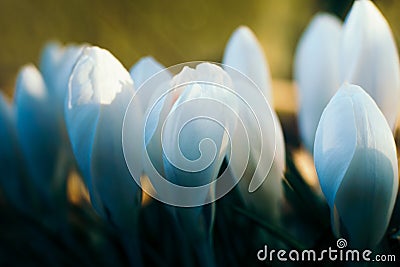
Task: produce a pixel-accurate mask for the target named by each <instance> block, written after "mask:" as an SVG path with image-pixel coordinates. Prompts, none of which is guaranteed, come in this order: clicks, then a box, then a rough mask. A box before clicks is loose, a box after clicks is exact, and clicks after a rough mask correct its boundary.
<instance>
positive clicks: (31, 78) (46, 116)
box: [15, 65, 61, 199]
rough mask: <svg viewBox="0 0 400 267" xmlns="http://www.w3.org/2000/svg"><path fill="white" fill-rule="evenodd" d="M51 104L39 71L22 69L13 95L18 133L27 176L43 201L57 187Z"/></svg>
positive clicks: (56, 135)
mask: <svg viewBox="0 0 400 267" xmlns="http://www.w3.org/2000/svg"><path fill="white" fill-rule="evenodd" d="M51 102H52V99H51V98H50V97H49V93H48V90H47V87H46V85H45V83H44V81H43V78H42V76H41V74H40V73H39V71H38V70H37V69H36V67H34V66H33V65H28V66H25V67H24V68H23V69H22V70H21V71H20V73H19V75H18V79H17V84H16V92H15V105H16V126H17V133H18V139H19V142H20V145H21V149H22V153H23V155H24V158H25V160H26V163H27V167H28V170H29V173H30V175H31V176H32V178H33V181H34V183H35V185H36V187H37V190H39V192H41V194H43V195H44V196H45V198H46V199H48V198H49V197H50V195H51V194H53V192H52V190H53V189H54V188H53V186H56V185H55V184H57V183H58V181H55V180H54V179H53V178H54V176H55V174H56V166H57V158H58V153H59V150H58V146H59V144H60V142H61V139H60V135H59V132H58V122H57V118H56V116H55V112H54V109H53V106H52V103H51ZM54 183H55V184H54Z"/></svg>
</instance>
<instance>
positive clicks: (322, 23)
mask: <svg viewBox="0 0 400 267" xmlns="http://www.w3.org/2000/svg"><path fill="white" fill-rule="evenodd" d="M341 36H342V26H341V22H340V20H339V19H338V18H336V17H334V16H332V15H329V14H325V13H320V14H318V15H316V16H315V17H314V18H313V20H312V21H311V22H310V24H309V26H308V27H307V29H306V31H305V32H304V34H303V35H302V37H301V39H300V41H299V44H298V46H297V49H296V54H295V60H294V77H295V81H296V84H297V89H298V105H299V112H298V121H299V130H300V134H301V139H302V142H303V144H304V145H305V147H306V148H307V149H308V150H309V151H310V152H312V151H313V145H314V139H315V131H316V130H317V126H318V122H319V119H320V117H321V114H322V111H323V110H324V108H325V106H326V105H327V104H328V102H329V100H330V99H331V97H332V96H333V95H334V94H335V92H336V91H337V89H338V88H339V87H340V74H339V50H340V40H341Z"/></svg>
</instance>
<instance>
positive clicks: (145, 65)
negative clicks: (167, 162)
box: [130, 56, 172, 174]
mask: <svg viewBox="0 0 400 267" xmlns="http://www.w3.org/2000/svg"><path fill="white" fill-rule="evenodd" d="M130 74H131V77H132V79H133V81H134V83H135V87H136V88H137V89H138V90H140V92H141V94H140V97H139V98H140V99H138V102H139V104H140V106H141V113H140V114H141V115H142V116H143V117H142V119H141V121H142V122H146V124H145V125H143V127H147V131H146V133H147V135H146V136H145V139H146V140H145V146H146V149H147V151H148V153H149V157H150V159H151V164H150V165H148V164H146V162H147V161H145V160H144V161H143V163H144V166H143V168H144V171H145V172H146V170H147V171H149V168H150V169H151V168H153V167H154V168H156V170H157V171H158V172H159V173H162V174H164V167H163V160H162V145H161V138H159V136H160V134H161V129H162V125H159V124H158V122H159V118H158V116H161V118H160V121H163V120H164V119H165V117H166V115H167V114H168V112H167V111H164V112H163V113H162V114H156V113H155V112H150V109H152V108H153V106H152V104H153V102H154V101H156V100H155V99H153V98H154V97H155V96H157V95H159V94H160V92H165V91H166V90H167V89H168V88H167V87H166V86H169V83H170V81H171V79H172V75H171V73H169V71H168V70H167V69H166V68H165V67H164V66H163V65H161V64H160V63H159V62H157V61H156V60H155V59H154V58H152V57H150V56H148V57H143V58H141V59H140V60H139V61H138V62H136V64H135V65H133V66H132V68H131V69H130ZM156 74H157V75H156ZM150 78H151V79H150ZM142 85H144V86H143V88H141V87H142ZM164 101H165V97H164V98H162V99H161V101H156V103H155V107H154V109H155V110H157V111H158V112H161V109H162V107H163V104H164ZM146 115H150V118H149V120H146V119H145V116H146ZM153 115H155V116H156V117H155V118H153V117H152V116H153ZM153 136H154V138H153Z"/></svg>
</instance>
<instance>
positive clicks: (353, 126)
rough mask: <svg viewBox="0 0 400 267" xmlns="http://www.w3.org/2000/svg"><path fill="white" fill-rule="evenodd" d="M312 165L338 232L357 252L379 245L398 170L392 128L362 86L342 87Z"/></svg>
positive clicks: (327, 116) (328, 114) (327, 113)
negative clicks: (356, 248)
mask: <svg viewBox="0 0 400 267" xmlns="http://www.w3.org/2000/svg"><path fill="white" fill-rule="evenodd" d="M314 162H315V166H316V169H317V173H318V177H319V181H320V184H321V188H322V191H323V193H324V195H325V197H326V199H327V201H328V204H329V206H330V209H331V214H332V216H331V218H332V227H333V229H334V232H335V233H336V234H337V235H338V236H342V237H345V238H347V239H348V240H349V241H350V245H351V246H353V247H363V248H373V247H374V246H376V245H377V244H378V243H379V242H380V240H381V239H382V237H383V235H384V234H385V231H386V228H387V227H388V224H389V220H390V217H391V214H392V211H393V207H394V203H395V199H396V194H397V188H398V166H397V156H396V146H395V142H394V139H393V135H392V132H391V130H390V127H389V125H388V123H387V121H386V119H385V117H384V115H383V114H382V112H381V111H380V110H379V108H378V106H377V105H376V103H375V102H374V100H373V99H372V98H371V97H370V96H369V95H368V94H367V93H366V92H365V91H364V90H363V89H362V88H361V87H359V86H356V85H350V84H344V85H343V86H342V87H341V88H340V89H339V91H338V92H337V93H336V94H335V96H334V97H333V98H332V99H331V101H330V102H329V104H328V105H327V107H326V108H325V110H324V112H323V113H322V116H321V120H320V122H319V125H318V129H317V133H316V137H315V144H314Z"/></svg>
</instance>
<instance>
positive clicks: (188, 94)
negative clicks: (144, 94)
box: [145, 63, 236, 229]
mask: <svg viewBox="0 0 400 267" xmlns="http://www.w3.org/2000/svg"><path fill="white" fill-rule="evenodd" d="M165 78H167V77H165ZM169 86H170V87H169V88H172V91H167V94H166V95H164V96H163V95H162V94H160V92H158V95H159V96H160V97H159V99H154V100H153V101H152V102H154V103H152V104H150V103H148V108H149V109H150V112H149V111H148V112H146V113H149V114H148V117H147V119H146V120H147V122H146V124H145V144H146V148H147V153H148V156H149V158H150V159H149V160H150V161H153V160H152V159H151V158H152V157H156V158H158V159H157V160H155V161H154V162H155V163H156V164H153V165H154V167H153V169H148V170H147V171H146V174H147V175H148V176H149V178H150V180H151V181H152V183H153V186H154V188H155V190H156V191H157V194H158V195H159V196H162V198H161V199H160V200H162V201H165V202H167V203H169V204H173V205H176V206H185V207H191V208H190V209H179V210H178V209H176V210H175V211H176V212H177V213H179V214H178V215H177V216H178V217H179V216H181V215H182V218H180V219H179V220H181V221H182V220H184V221H185V223H183V225H182V226H183V227H185V228H187V229H189V228H195V227H194V225H193V224H195V225H199V221H198V220H202V219H204V218H203V217H202V216H201V213H202V212H201V211H202V207H197V208H196V206H201V205H203V204H206V203H209V202H211V200H212V199H213V193H212V191H213V186H211V185H209V184H210V183H212V182H213V181H214V180H215V179H216V178H217V175H218V171H219V168H220V166H221V164H222V161H223V159H224V157H225V154H226V151H227V148H228V145H229V144H228V139H227V133H228V132H229V131H232V130H233V127H234V124H235V121H236V118H233V117H232V116H229V115H228V114H227V113H228V111H227V109H226V108H224V107H225V106H224V105H234V103H235V99H232V97H233V94H232V92H231V91H229V90H228V89H224V88H225V87H226V88H231V86H232V85H231V80H230V77H229V76H228V75H227V73H226V72H225V71H223V70H222V69H221V68H220V67H218V66H216V65H213V64H210V63H202V64H199V65H197V66H196V68H195V69H192V68H189V67H184V68H183V70H182V71H181V72H180V73H179V74H178V75H176V76H175V77H173V78H172V80H170V81H169ZM164 89H168V88H164ZM161 93H162V92H161ZM156 103H160V104H159V105H160V106H159V107H157V104H156ZM153 104H155V105H153ZM216 121H217V122H220V124H218V123H217V122H216ZM154 143H156V145H154ZM157 153H158V154H157ZM160 159H161V160H162V161H161V162H160ZM160 166H161V167H162V171H161V172H160V171H159V168H160ZM160 175H161V176H165V178H166V179H167V180H168V181H169V182H171V183H173V184H175V185H177V186H180V187H181V188H174V187H173V186H172V187H171V186H167V187H166V186H164V185H165V184H163V179H161V180H160V181H157V180H155V177H160ZM157 179H158V178H157ZM182 186H183V187H186V188H182ZM199 186H200V187H199ZM193 190H196V192H194V191H193ZM175 211H174V212H175ZM183 213H185V214H183ZM206 224H207V225H208V223H206Z"/></svg>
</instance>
